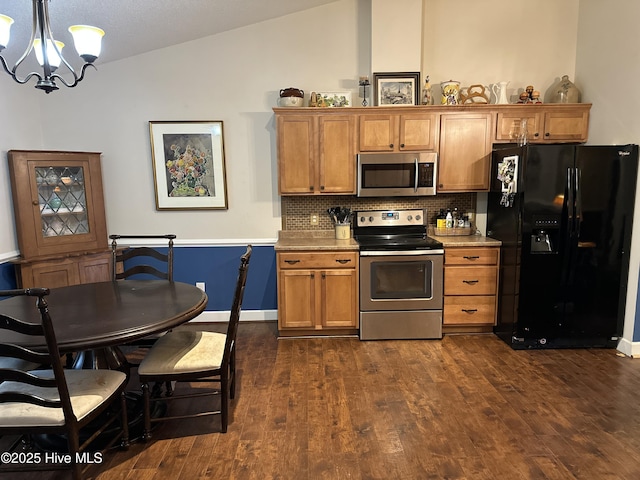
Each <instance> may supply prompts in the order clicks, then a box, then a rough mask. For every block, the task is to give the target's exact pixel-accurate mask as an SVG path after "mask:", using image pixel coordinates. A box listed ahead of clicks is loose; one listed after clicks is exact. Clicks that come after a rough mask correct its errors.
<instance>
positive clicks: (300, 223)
mask: <svg viewBox="0 0 640 480" xmlns="http://www.w3.org/2000/svg"><path fill="white" fill-rule="evenodd" d="M280 201H281V206H282V230H330V229H332V228H333V224H332V223H331V219H330V218H329V215H328V214H327V209H328V208H330V207H338V206H339V207H346V208H350V209H351V210H356V211H357V210H394V209H400V208H422V209H426V210H427V218H428V221H429V223H430V224H433V223H436V216H437V215H438V213H439V212H440V209H441V208H443V209H445V210H446V209H447V208H451V209H454V208H457V209H458V211H459V212H461V213H468V212H472V213H475V206H476V194H475V193H455V194H439V195H434V196H432V197H386V198H361V197H354V196H339V195H335V196H324V195H315V196H311V195H310V196H283V197H280ZM312 214H317V215H318V225H311V223H310V216H311V215H312Z"/></svg>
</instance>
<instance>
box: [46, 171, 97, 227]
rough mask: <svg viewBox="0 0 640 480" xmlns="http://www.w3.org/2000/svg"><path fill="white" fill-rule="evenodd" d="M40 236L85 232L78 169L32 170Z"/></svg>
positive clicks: (82, 183)
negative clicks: (40, 228) (40, 224)
mask: <svg viewBox="0 0 640 480" xmlns="http://www.w3.org/2000/svg"><path fill="white" fill-rule="evenodd" d="M35 175H36V184H37V185H38V203H39V206H40V217H41V219H42V235H43V236H45V237H58V236H62V235H78V234H83V233H89V222H88V218H87V208H86V206H87V202H86V196H85V183H84V170H83V168H82V167H36V169H35Z"/></svg>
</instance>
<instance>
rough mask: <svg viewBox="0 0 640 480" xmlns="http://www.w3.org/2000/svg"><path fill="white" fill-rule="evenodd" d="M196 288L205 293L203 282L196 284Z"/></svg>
mask: <svg viewBox="0 0 640 480" xmlns="http://www.w3.org/2000/svg"><path fill="white" fill-rule="evenodd" d="M196 287H198V288H199V289H200V290H202V291H203V292H206V289H205V285H204V282H196Z"/></svg>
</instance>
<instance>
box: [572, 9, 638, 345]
mask: <svg viewBox="0 0 640 480" xmlns="http://www.w3.org/2000/svg"><path fill="white" fill-rule="evenodd" d="M639 16H640V3H638V2H636V1H633V0H609V1H608V2H601V1H600V0H581V1H580V17H579V29H578V48H577V66H576V77H577V78H579V79H580V80H581V89H582V95H583V101H585V102H591V103H593V107H592V109H591V119H590V125H589V143H590V144H625V143H636V144H638V143H640V118H639V116H638V112H639V111H640V97H639V96H638V95H635V94H634V88H635V87H634V86H635V85H636V83H637V82H636V80H640V50H638V43H639V41H640V38H639V37H638V33H637V31H638V25H637V19H638V17H639ZM576 84H577V82H576ZM633 221H634V229H633V241H632V247H631V262H630V267H629V281H628V293H627V309H626V314H625V328H624V338H623V340H622V342H621V343H620V346H619V347H618V348H619V349H620V350H621V351H623V352H624V353H626V354H634V355H638V354H640V345H633V344H632V343H633V337H634V330H635V328H636V325H635V315H636V309H637V304H636V299H637V294H638V272H639V271H640V195H636V205H635V210H634V220H633ZM635 336H636V337H638V335H637V334H636V335H635ZM634 349H635V351H634Z"/></svg>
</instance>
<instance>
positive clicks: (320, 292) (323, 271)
mask: <svg viewBox="0 0 640 480" xmlns="http://www.w3.org/2000/svg"><path fill="white" fill-rule="evenodd" d="M277 265H278V266H277V275H278V330H279V331H280V333H281V334H284V335H287V334H290V335H291V334H293V335H300V334H327V333H331V332H332V331H341V332H342V333H356V331H357V328H358V318H359V307H358V298H359V295H358V252H355V251H341V252H326V251H323V252H317V251H307V252H305V251H296V252H293V251H289V252H287V251H283V252H278V253H277Z"/></svg>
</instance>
